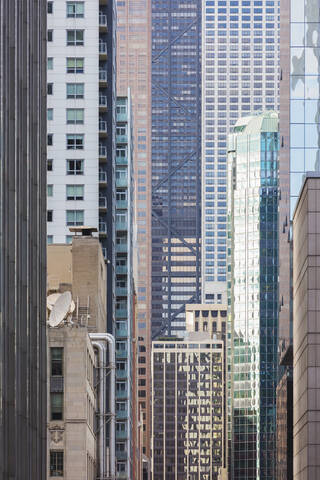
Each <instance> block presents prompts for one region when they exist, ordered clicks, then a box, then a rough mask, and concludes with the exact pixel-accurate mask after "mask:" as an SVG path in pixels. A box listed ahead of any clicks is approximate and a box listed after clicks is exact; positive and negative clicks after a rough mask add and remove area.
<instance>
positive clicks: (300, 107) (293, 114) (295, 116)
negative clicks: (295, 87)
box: [290, 100, 305, 123]
mask: <svg viewBox="0 0 320 480" xmlns="http://www.w3.org/2000/svg"><path fill="white" fill-rule="evenodd" d="M304 104H305V102H304V100H291V109H290V120H291V123H304Z"/></svg>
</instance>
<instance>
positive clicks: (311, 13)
mask: <svg viewBox="0 0 320 480" xmlns="http://www.w3.org/2000/svg"><path fill="white" fill-rule="evenodd" d="M300 1H301V3H302V4H303V1H302V0H300ZM304 3H305V8H304V14H305V20H306V21H307V22H319V19H320V18H319V15H320V12H319V0H305V2H304Z"/></svg>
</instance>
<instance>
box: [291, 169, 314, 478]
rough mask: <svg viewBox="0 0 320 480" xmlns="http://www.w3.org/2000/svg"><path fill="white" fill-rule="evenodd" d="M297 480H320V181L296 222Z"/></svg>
mask: <svg viewBox="0 0 320 480" xmlns="http://www.w3.org/2000/svg"><path fill="white" fill-rule="evenodd" d="M293 348H294V360H293V365H294V366H293V368H294V370H293V382H294V383H293V399H294V400H293V404H294V418H293V435H294V443H293V449H294V479H295V480H300V479H301V480H302V479H303V480H309V479H310V480H311V479H314V480H316V479H318V478H320V178H308V179H307V180H306V183H305V185H304V188H303V190H302V193H301V196H300V199H299V202H298V205H297V208H296V212H295V215H294V219H293Z"/></svg>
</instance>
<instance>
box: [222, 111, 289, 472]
mask: <svg viewBox="0 0 320 480" xmlns="http://www.w3.org/2000/svg"><path fill="white" fill-rule="evenodd" d="M278 123H279V122H278V115H277V114H276V113H275V112H267V113H265V114H259V115H256V116H248V117H243V118H241V119H240V120H238V122H237V123H236V124H235V127H234V130H233V131H234V133H233V134H232V135H230V137H229V142H228V222H229V223H228V225H229V227H228V251H229V262H228V263H229V265H230V266H229V267H228V268H229V269H230V272H229V274H228V303H229V309H230V310H229V311H230V323H229V326H230V331H229V333H230V345H229V352H230V366H231V370H230V385H231V390H230V396H229V409H230V410H229V414H230V431H229V435H230V437H229V438H230V440H231V443H230V453H231V455H230V473H231V478H232V479H233V480H240V479H243V480H244V479H245V480H250V479H252V480H253V479H254V480H257V479H258V480H261V479H265V480H267V479H268V480H273V479H274V478H275V468H276V462H275V458H276V383H277V361H278V357H277V347H278V343H277V341H278V335H277V333H278V330H277V327H278V149H279V134H278Z"/></svg>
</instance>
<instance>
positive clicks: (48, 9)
mask: <svg viewBox="0 0 320 480" xmlns="http://www.w3.org/2000/svg"><path fill="white" fill-rule="evenodd" d="M47 12H48V13H53V2H48V8H47Z"/></svg>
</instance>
